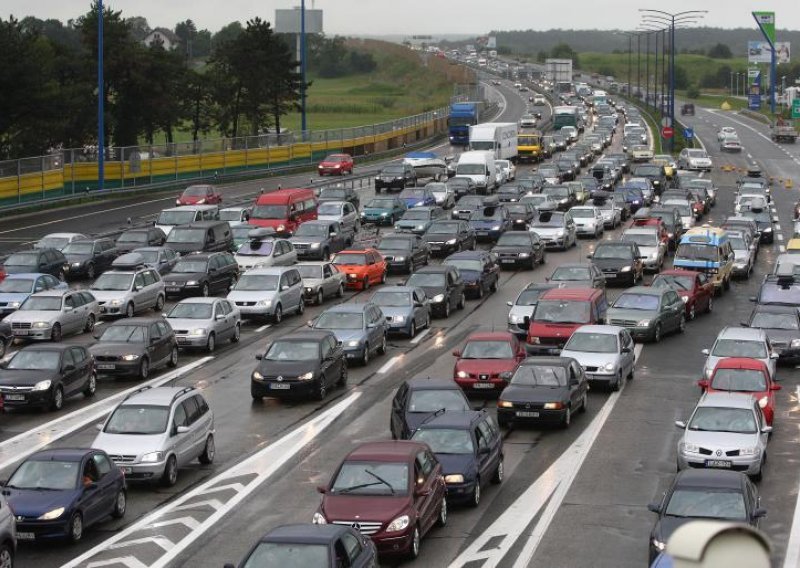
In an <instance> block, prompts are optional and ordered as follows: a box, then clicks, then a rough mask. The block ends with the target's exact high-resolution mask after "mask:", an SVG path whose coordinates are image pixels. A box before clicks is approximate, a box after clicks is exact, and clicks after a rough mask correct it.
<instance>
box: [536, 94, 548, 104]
mask: <svg viewBox="0 0 800 568" xmlns="http://www.w3.org/2000/svg"><path fill="white" fill-rule="evenodd" d="M545 104H547V100H546V99H545V98H544V95H533V106H544V105H545Z"/></svg>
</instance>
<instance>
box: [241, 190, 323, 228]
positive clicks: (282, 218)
mask: <svg viewBox="0 0 800 568" xmlns="http://www.w3.org/2000/svg"><path fill="white" fill-rule="evenodd" d="M316 218H317V196H316V195H315V194H314V190H313V189H279V190H278V191H273V192H271V193H264V194H262V195H260V196H259V197H258V199H256V202H255V205H254V206H253V213H252V214H251V215H250V221H249V223H250V224H251V225H256V226H258V227H267V228H271V229H275V232H276V233H278V234H279V235H292V234H293V233H294V232H295V231H296V230H297V227H298V226H299V225H300V224H301V223H304V222H306V221H313V220H315V219H316Z"/></svg>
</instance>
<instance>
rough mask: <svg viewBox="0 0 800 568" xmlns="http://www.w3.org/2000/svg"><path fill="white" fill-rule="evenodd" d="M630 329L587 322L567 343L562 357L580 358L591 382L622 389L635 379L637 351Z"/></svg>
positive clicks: (579, 361)
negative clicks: (588, 323) (627, 382)
mask: <svg viewBox="0 0 800 568" xmlns="http://www.w3.org/2000/svg"><path fill="white" fill-rule="evenodd" d="M633 348H634V345H633V339H632V338H631V335H630V333H628V330H626V329H624V328H622V327H619V326H615V325H584V326H581V327H579V328H578V329H576V330H575V331H574V332H573V333H572V336H571V337H570V338H569V341H567V344H566V345H564V349H563V350H562V351H561V357H571V358H572V359H574V360H576V361H577V362H578V363H579V364H580V366H581V367H583V371H584V373H585V374H586V378H587V379H588V381H589V384H592V383H602V384H604V385H605V386H607V387H608V388H610V389H612V390H615V391H616V390H619V389H620V388H621V387H622V385H623V384H624V382H625V380H628V379H633V373H634V366H635V364H636V354H635V353H634V349H633Z"/></svg>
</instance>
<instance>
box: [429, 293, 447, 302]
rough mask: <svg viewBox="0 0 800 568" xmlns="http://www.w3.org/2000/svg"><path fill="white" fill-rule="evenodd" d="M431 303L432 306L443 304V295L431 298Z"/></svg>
mask: <svg viewBox="0 0 800 568" xmlns="http://www.w3.org/2000/svg"><path fill="white" fill-rule="evenodd" d="M431 302H433V303H434V304H438V303H440V302H444V294H436V295H435V296H434V297H433V298H431Z"/></svg>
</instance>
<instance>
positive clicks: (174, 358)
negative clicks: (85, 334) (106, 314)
mask: <svg viewBox="0 0 800 568" xmlns="http://www.w3.org/2000/svg"><path fill="white" fill-rule="evenodd" d="M89 351H90V352H91V354H92V355H93V356H94V360H95V368H96V369H97V372H98V373H99V374H106V375H124V376H134V377H139V378H140V379H142V380H146V379H148V378H149V377H150V371H151V370H155V369H157V368H159V367H163V366H169V367H171V368H175V367H177V366H178V341H177V339H176V338H175V332H174V331H173V330H172V328H171V327H170V325H169V324H168V323H167V322H166V321H164V320H163V319H161V318H157V319H156V318H128V319H124V320H120V321H116V322H114V323H112V324H110V325H107V326H106V327H104V328H103V331H102V333H100V334H99V335H98V336H97V343H95V344H94V345H92V346H91V347H90V348H89Z"/></svg>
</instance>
